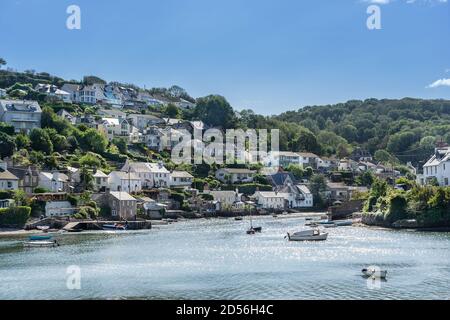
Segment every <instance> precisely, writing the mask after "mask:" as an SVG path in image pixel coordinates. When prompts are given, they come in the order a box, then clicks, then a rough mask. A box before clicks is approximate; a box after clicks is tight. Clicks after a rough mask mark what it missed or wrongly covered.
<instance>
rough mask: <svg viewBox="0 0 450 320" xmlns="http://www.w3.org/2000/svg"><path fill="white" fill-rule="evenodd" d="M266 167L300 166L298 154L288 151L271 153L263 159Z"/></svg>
mask: <svg viewBox="0 0 450 320" xmlns="http://www.w3.org/2000/svg"><path fill="white" fill-rule="evenodd" d="M264 164H265V166H267V167H283V168H287V167H288V166H289V165H290V164H296V165H301V162H300V156H299V155H298V153H295V152H290V151H271V152H269V153H268V154H267V158H266V159H264Z"/></svg>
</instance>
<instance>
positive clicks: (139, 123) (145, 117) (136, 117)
mask: <svg viewBox="0 0 450 320" xmlns="http://www.w3.org/2000/svg"><path fill="white" fill-rule="evenodd" d="M127 120H128V121H129V123H130V124H132V125H133V126H135V127H136V128H138V129H139V130H141V131H142V130H144V129H146V128H148V127H150V126H154V125H158V124H163V123H164V120H163V119H161V118H158V117H156V116H153V115H151V114H135V113H132V114H129V115H128V116H127Z"/></svg>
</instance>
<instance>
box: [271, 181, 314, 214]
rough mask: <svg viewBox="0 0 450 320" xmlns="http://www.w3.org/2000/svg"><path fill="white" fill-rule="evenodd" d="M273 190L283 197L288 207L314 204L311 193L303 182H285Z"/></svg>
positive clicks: (305, 206)
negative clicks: (285, 183)
mask: <svg viewBox="0 0 450 320" xmlns="http://www.w3.org/2000/svg"><path fill="white" fill-rule="evenodd" d="M275 190H276V191H277V192H278V194H281V195H283V196H284V197H285V200H286V201H287V202H286V205H287V207H288V208H291V209H292V208H312V207H313V205H314V202H313V195H312V193H311V191H310V190H309V188H308V187H307V186H306V185H304V184H287V185H284V186H282V187H279V188H277V189H275Z"/></svg>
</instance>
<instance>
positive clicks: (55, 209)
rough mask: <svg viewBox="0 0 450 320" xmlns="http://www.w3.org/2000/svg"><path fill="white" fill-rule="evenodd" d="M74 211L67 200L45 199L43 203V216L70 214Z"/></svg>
mask: <svg viewBox="0 0 450 320" xmlns="http://www.w3.org/2000/svg"><path fill="white" fill-rule="evenodd" d="M74 213H75V208H74V207H72V205H71V204H70V202H69V201H47V202H46V203H45V216H47V217H54V216H70V215H72V214H74Z"/></svg>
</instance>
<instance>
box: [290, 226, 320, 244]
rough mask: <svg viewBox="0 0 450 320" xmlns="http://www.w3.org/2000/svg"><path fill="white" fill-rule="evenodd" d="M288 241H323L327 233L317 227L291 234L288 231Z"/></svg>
mask: <svg viewBox="0 0 450 320" xmlns="http://www.w3.org/2000/svg"><path fill="white" fill-rule="evenodd" d="M287 237H288V239H289V241H323V240H327V237H328V233H327V232H322V231H321V230H320V229H318V228H314V229H308V230H302V231H297V232H294V233H292V234H290V233H289V232H288V234H287Z"/></svg>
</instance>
